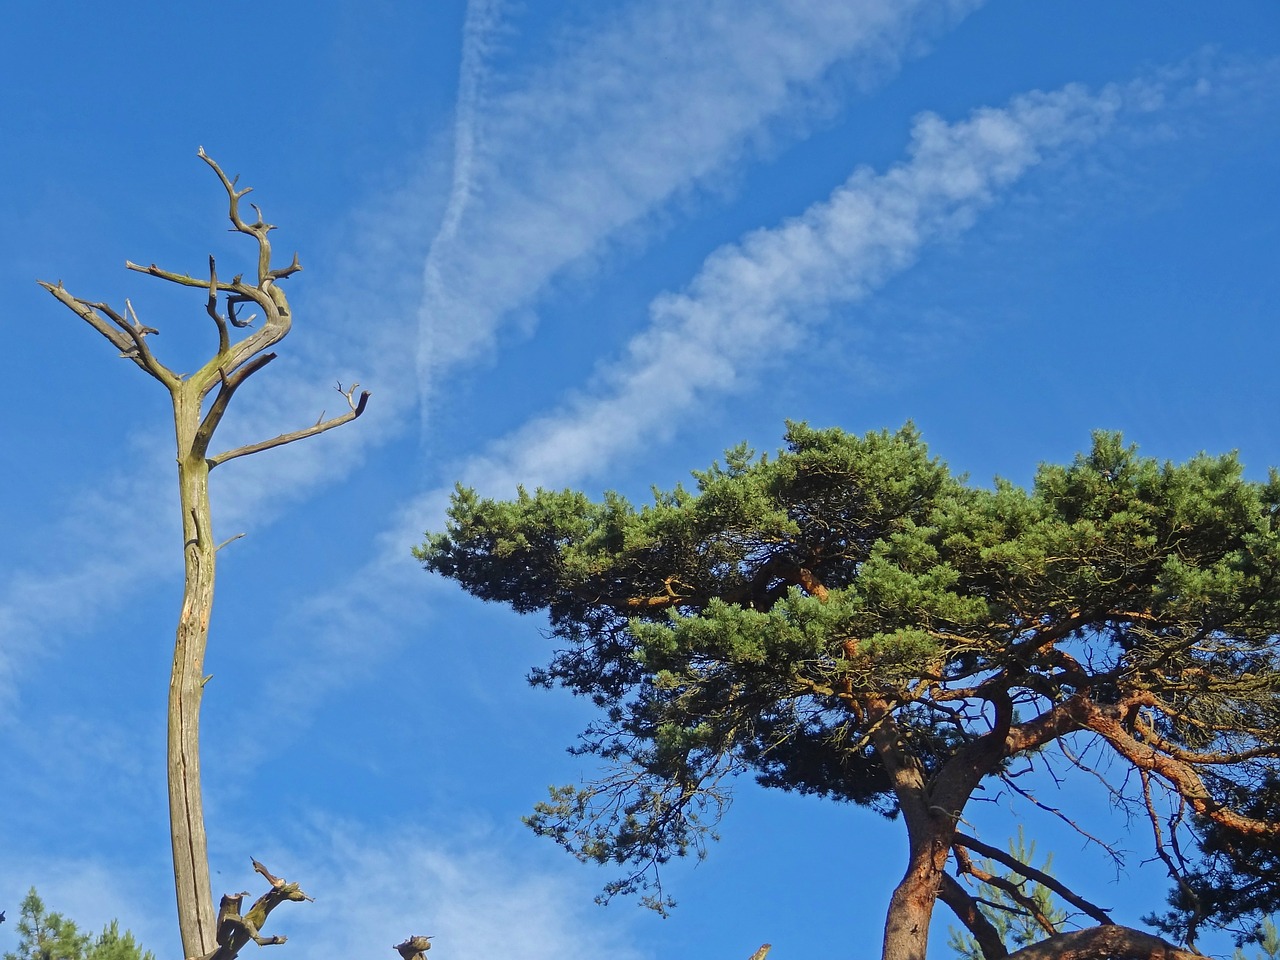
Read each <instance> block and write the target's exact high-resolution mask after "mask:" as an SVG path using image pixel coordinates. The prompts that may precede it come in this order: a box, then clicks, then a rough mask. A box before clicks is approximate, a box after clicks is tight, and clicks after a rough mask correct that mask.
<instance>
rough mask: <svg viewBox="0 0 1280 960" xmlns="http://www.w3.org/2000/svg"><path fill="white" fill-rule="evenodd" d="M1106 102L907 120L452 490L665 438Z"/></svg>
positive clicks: (1020, 104) (729, 254) (975, 208)
mask: <svg viewBox="0 0 1280 960" xmlns="http://www.w3.org/2000/svg"><path fill="white" fill-rule="evenodd" d="M1144 93H1145V88H1144ZM1122 103H1123V99H1122V96H1121V93H1120V91H1119V90H1118V89H1116V88H1108V89H1107V90H1105V91H1103V92H1102V93H1100V94H1097V95H1094V94H1090V93H1088V92H1087V91H1085V90H1084V89H1083V88H1081V87H1076V86H1070V87H1067V88H1065V89H1063V90H1060V91H1057V92H1054V93H1030V94H1026V95H1024V96H1021V97H1018V98H1016V99H1015V100H1013V101H1012V102H1011V103H1010V104H1009V105H1008V106H1007V107H1004V108H1002V109H994V108H984V109H981V110H977V111H975V112H974V113H973V114H972V115H971V116H970V117H969V118H968V119H966V120H963V121H960V122H956V123H947V122H945V121H944V120H942V119H941V118H940V117H937V116H935V115H933V114H924V115H922V116H920V117H918V118H917V120H916V122H915V125H914V128H913V131H912V136H911V143H910V145H909V147H908V149H907V155H908V159H907V160H905V161H904V162H902V163H900V164H898V165H897V166H895V167H893V168H892V169H890V170H889V171H887V172H885V173H883V174H876V173H875V172H873V171H871V170H869V169H866V168H859V169H857V170H855V171H854V172H853V174H852V175H851V176H850V177H849V178H848V180H846V181H845V183H844V184H842V185H841V186H840V187H839V188H838V189H837V190H836V191H835V192H834V193H832V195H831V196H830V197H828V198H827V199H826V200H824V201H822V202H820V203H816V204H814V205H813V206H812V207H810V208H809V209H808V210H807V211H805V212H804V213H803V214H802V215H800V216H798V217H796V218H794V219H792V220H789V221H787V222H785V223H783V224H782V225H780V226H778V227H775V228H771V229H764V230H757V231H755V232H754V233H751V234H748V235H747V236H746V237H744V238H743V239H742V240H741V241H739V242H738V243H735V244H731V245H729V246H726V247H723V248H721V249H719V250H717V251H715V252H714V253H712V254H711V255H710V256H709V257H708V258H707V259H706V261H705V262H704V263H703V266H702V269H701V270H700V271H699V273H698V274H697V276H695V277H694V279H693V280H692V281H691V282H690V284H689V285H688V287H687V288H686V289H685V290H684V291H682V292H680V293H669V294H663V295H661V296H659V297H658V298H657V299H655V300H654V301H653V303H652V304H651V305H650V311H649V312H650V317H651V324H650V327H649V329H648V330H646V331H645V332H643V333H642V334H640V335H639V336H637V337H635V338H634V339H633V340H632V341H631V343H630V344H629V345H628V347H627V350H626V355H625V356H624V357H623V358H621V359H620V360H618V361H616V362H615V363H613V364H612V365H610V366H607V367H606V368H604V369H603V370H602V371H601V373H600V375H599V377H598V383H597V385H596V387H595V389H594V390H592V391H591V392H589V393H587V394H584V395H582V396H579V397H578V398H577V399H576V400H575V401H573V402H572V403H571V404H569V405H568V406H567V407H565V408H563V409H561V410H559V411H557V412H556V413H554V414H551V415H549V416H545V417H541V418H537V419H534V420H532V421H530V422H529V423H528V424H526V425H525V426H524V427H523V428H521V429H520V430H518V431H517V432H516V433H514V434H513V435H511V436H509V437H507V438H505V439H504V440H501V441H499V442H498V443H496V444H494V445H493V446H492V448H491V450H490V452H489V454H488V455H487V456H484V457H478V458H475V459H473V460H472V461H470V462H469V463H468V464H466V465H465V468H464V470H463V478H464V480H463V482H465V483H467V484H470V485H475V486H478V487H481V488H483V489H486V490H489V491H494V492H497V493H499V494H501V495H509V494H510V493H511V492H512V490H513V489H514V487H515V486H516V485H517V484H520V483H523V484H525V485H528V486H537V485H542V486H560V485H564V484H568V483H573V482H577V481H578V480H580V479H581V478H583V477H584V476H588V475H590V474H591V472H593V471H598V470H599V469H600V468H601V467H603V466H606V465H608V464H610V463H611V462H612V461H613V460H614V459H616V458H617V457H618V456H621V455H623V454H625V453H628V452H630V451H631V450H634V449H636V448H637V447H638V446H640V445H642V444H652V443H653V442H654V441H655V440H661V439H663V438H665V437H667V436H669V435H670V433H671V432H672V428H671V427H670V426H669V425H670V424H673V423H678V422H679V420H680V416H679V415H680V414H682V413H683V412H684V411H686V410H688V409H689V408H691V407H692V406H694V405H695V404H696V403H698V402H700V401H701V400H704V399H705V398H707V397H708V396H710V395H713V394H723V393H725V392H727V391H732V390H736V389H740V388H742V387H743V386H744V385H746V384H747V383H749V382H750V381H751V379H752V377H753V375H754V374H755V373H757V372H758V371H759V370H761V369H762V368H763V367H764V366H765V365H766V364H768V363H771V362H774V361H776V360H777V359H778V358H779V357H780V356H781V355H782V354H783V353H785V352H787V351H789V350H794V349H798V348H800V347H801V346H802V345H803V343H804V341H805V338H806V336H808V334H809V333H810V331H812V329H813V327H814V322H815V320H816V319H818V318H820V317H822V316H824V315H825V314H826V313H827V312H828V311H830V310H831V309H833V308H835V307H838V306H840V305H843V304H847V303H850V302H852V301H856V300H858V299H860V298H861V297H863V296H865V295H866V294H867V293H868V292H870V291H871V290H873V289H875V288H876V287H878V286H880V285H881V284H883V283H884V282H885V281H886V280H887V279H888V278H889V277H890V276H892V275H893V274H895V273H897V272H899V271H901V270H903V269H905V268H906V267H907V266H909V265H910V264H911V263H912V262H913V261H914V260H915V259H916V257H917V256H918V255H919V252H920V250H921V248H922V247H923V246H924V245H925V244H927V243H929V242H932V241H935V240H937V239H939V238H940V237H945V236H949V235H952V234H954V233H955V232H956V231H957V230H960V229H963V228H964V227H966V226H968V225H969V224H970V223H971V222H972V221H973V219H974V218H975V217H976V215H977V213H978V212H979V211H980V210H981V209H982V208H983V207H985V206H988V205H989V204H990V203H992V202H993V201H994V200H995V198H996V196H997V194H998V192H999V191H1000V190H1001V189H1002V188H1005V187H1007V186H1008V185H1009V184H1010V183H1012V182H1013V181H1014V180H1016V179H1017V178H1018V177H1019V176H1021V175H1022V174H1024V173H1025V172H1026V171H1027V170H1028V169H1029V168H1030V167H1032V166H1034V165H1035V164H1036V163H1038V162H1039V161H1040V160H1041V158H1042V157H1043V155H1044V153H1045V151H1049V150H1053V149H1056V148H1060V147H1063V146H1067V145H1072V146H1078V145H1083V144H1087V143H1089V142H1091V141H1092V140H1094V139H1096V138H1097V137H1098V136H1100V135H1101V134H1102V133H1103V132H1104V131H1105V130H1106V129H1107V128H1108V126H1110V124H1111V123H1112V122H1113V120H1114V118H1115V116H1116V114H1117V113H1118V111H1119V110H1120V109H1121V106H1122ZM441 500H442V497H441V495H440V494H439V492H437V493H435V494H432V495H429V497H428V502H429V503H430V504H431V506H433V507H434V506H438V504H439V503H440V502H441ZM424 506H426V503H424Z"/></svg>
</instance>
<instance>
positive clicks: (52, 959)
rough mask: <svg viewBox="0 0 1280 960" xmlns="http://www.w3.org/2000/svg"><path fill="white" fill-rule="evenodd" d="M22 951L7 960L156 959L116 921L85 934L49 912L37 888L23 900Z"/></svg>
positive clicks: (19, 938)
mask: <svg viewBox="0 0 1280 960" xmlns="http://www.w3.org/2000/svg"><path fill="white" fill-rule="evenodd" d="M17 929H18V949H17V950H15V951H13V952H12V953H6V954H5V955H4V960H156V958H155V954H153V953H152V952H151V951H150V950H145V951H144V950H143V949H142V947H140V946H139V945H138V943H137V941H136V940H134V937H133V933H132V932H130V931H128V930H126V931H125V932H124V933H121V932H120V924H119V921H116V920H112V921H111V923H110V924H108V925H107V926H106V927H104V928H103V930H102V933H100V934H98V936H96V937H95V936H93V935H92V934H88V933H81V932H80V930H79V928H77V927H76V924H75V922H74V921H72V920H69V919H67V918H66V917H64V916H62V914H60V913H48V912H46V910H45V906H44V901H43V900H41V899H40V895H39V894H37V893H36V890H35V887H32V888H31V890H30V891H29V892H28V893H27V895H26V896H25V897H24V898H23V900H22V912H21V916H20V917H19V919H18V928H17Z"/></svg>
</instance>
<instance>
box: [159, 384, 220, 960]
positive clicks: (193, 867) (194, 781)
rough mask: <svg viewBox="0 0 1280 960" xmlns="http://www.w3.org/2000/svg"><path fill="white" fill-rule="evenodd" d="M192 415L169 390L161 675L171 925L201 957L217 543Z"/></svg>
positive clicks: (211, 920)
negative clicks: (176, 606) (177, 515)
mask: <svg viewBox="0 0 1280 960" xmlns="http://www.w3.org/2000/svg"><path fill="white" fill-rule="evenodd" d="M199 416H200V408H199V406H198V405H196V406H194V407H192V406H191V405H190V404H188V403H184V402H183V400H182V398H181V397H180V396H179V391H175V392H174V417H175V420H176V427H177V438H178V450H179V458H178V487H179V491H180V497H179V500H180V503H181V508H182V541H183V557H184V561H185V566H186V578H185V586H184V589H183V595H182V613H181V615H180V616H179V618H178V633H177V639H176V641H175V643H174V647H173V672H172V674H171V676H170V679H169V777H168V779H169V828H170V832H171V835H172V841H173V876H174V888H175V891H176V893H177V898H178V926H179V929H180V931H181V934H182V944H183V953H184V954H185V955H186V956H187V957H198V956H204V955H205V954H208V953H210V952H211V951H213V950H214V949H215V948H216V946H217V944H216V942H215V935H216V932H217V918H216V916H215V914H214V910H213V892H212V888H211V886H210V882H209V852H208V841H207V838H206V835H205V827H204V805H203V801H202V799H201V797H202V791H201V785H200V701H201V698H202V696H203V694H204V676H203V671H204V655H205V649H206V648H207V646H208V641H209V620H210V616H211V614H212V611H213V585H214V577H215V572H216V570H215V564H216V559H217V547H216V546H215V544H214V540H213V524H212V514H211V509H210V504H209V466H208V463H207V462H206V461H205V458H204V456H203V454H199V455H197V454H196V453H194V452H193V451H192V445H193V443H194V439H195V433H196V429H197V427H198V425H199Z"/></svg>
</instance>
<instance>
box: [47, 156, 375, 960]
mask: <svg viewBox="0 0 1280 960" xmlns="http://www.w3.org/2000/svg"><path fill="white" fill-rule="evenodd" d="M199 155H200V158H201V159H202V160H203V161H204V162H205V163H207V164H208V165H209V167H210V168H211V169H212V170H213V172H214V173H215V174H217V176H218V179H219V180H220V181H221V182H222V186H223V188H224V189H225V190H226V192H227V198H228V200H229V202H230V213H229V216H230V218H231V224H232V228H233V230H235V231H238V232H240V233H243V234H245V235H246V236H248V237H251V238H252V239H253V241H254V243H255V244H256V245H257V254H258V256H257V266H256V269H255V270H254V271H253V273H252V279H250V280H246V279H245V276H244V274H236V275H235V276H234V277H233V278H232V279H231V280H229V281H227V280H222V279H219V277H218V271H217V267H216V265H215V263H214V258H213V257H212V256H211V257H210V258H209V275H208V278H207V279H206V278H203V277H199V278H197V277H193V276H189V275H187V274H184V273H174V272H172V271H169V270H163V269H161V268H160V267H158V266H156V265H155V264H154V263H153V264H151V265H150V266H140V265H139V264H136V263H131V262H127V261H126V263H125V266H127V267H128V268H129V269H130V270H136V271H138V272H139V273H145V274H149V275H150V276H153V277H158V278H160V279H161V280H167V281H168V282H169V283H175V284H178V285H180V286H184V287H192V288H194V289H197V290H203V291H204V292H205V293H206V296H207V299H206V302H205V312H206V313H208V315H209V318H210V319H211V320H212V321H213V324H214V326H215V327H216V329H217V334H218V349H217V351H216V352H215V353H214V354H213V356H212V357H210V358H209V360H208V361H206V362H205V364H204V365H203V366H202V367H200V369H199V370H197V371H196V372H195V373H192V374H180V373H175V372H174V371H173V370H171V369H170V368H169V367H167V366H165V365H164V364H163V363H161V362H160V361H159V360H158V359H157V358H156V356H155V354H154V353H153V352H152V350H151V345H150V342H149V341H148V339H147V338H148V336H150V335H152V334H155V333H157V332H158V331H157V330H156V329H155V328H153V327H148V326H146V325H145V324H143V323H142V322H141V321H140V320H139V319H138V314H137V312H136V311H135V310H134V308H133V304H132V303H131V302H130V301H128V300H126V301H125V302H124V310H123V312H121V311H119V310H117V309H114V308H112V307H111V306H109V305H108V304H106V303H98V302H94V301H92V300H85V299H82V298H80V297H77V296H74V295H73V294H71V293H70V292H69V291H68V290H67V289H66V288H65V287H63V285H62V282H61V281H59V282H58V283H45V282H44V281H40V285H41V286H42V287H44V288H45V289H46V290H48V291H49V292H50V293H51V294H53V295H54V296H55V297H56V298H57V299H58V300H59V301H61V302H62V303H63V304H65V305H66V306H67V307H68V308H69V309H70V310H71V311H72V312H74V313H75V314H76V315H77V316H79V317H80V318H81V319H83V320H84V321H86V322H87V323H88V324H89V325H90V326H91V327H93V329H95V330H97V331H98V333H100V334H102V336H103V337H105V338H106V339H107V340H108V341H110V343H111V344H112V346H114V347H115V348H116V349H117V350H119V351H120V356H121V357H124V358H126V359H128V360H131V361H133V363H134V364H136V365H137V366H138V367H140V368H141V369H142V370H143V371H144V372H145V373H147V374H149V375H150V376H152V377H154V378H155V379H156V380H159V381H160V383H162V384H163V385H164V387H165V389H167V390H168V391H169V396H170V397H171V398H172V400H173V420H174V430H175V433H176V437H177V458H178V489H179V494H180V501H181V509H182V544H183V557H184V561H185V566H186V579H185V585H184V588H183V596H182V612H181V614H180V616H179V619H178V632H177V641H176V643H175V644H174V652H173V673H172V677H171V679H170V682H169V739H168V744H169V745H168V754H169V763H168V779H169V822H170V829H171V832H172V837H173V873H174V884H175V888H176V891H177V899H178V923H179V926H180V928H181V933H182V949H183V953H184V955H185V956H186V957H207V956H212V955H213V954H214V953H219V954H220V957H219V960H229V958H230V957H233V956H234V955H235V952H236V951H238V949H239V947H240V946H241V945H243V944H244V943H246V942H248V940H249V939H253V940H255V941H256V942H258V943H263V942H280V940H282V939H283V938H264V937H262V936H261V935H260V934H259V933H258V930H257V927H258V925H260V924H261V921H262V920H263V919H265V915H266V913H267V912H269V911H270V909H271V908H273V907H274V906H275V905H276V904H277V903H279V902H283V900H285V899H291V900H298V899H305V897H304V895H302V894H301V891H299V890H298V889H297V885H296V884H286V883H285V881H283V880H279V878H274V877H271V876H270V875H269V874H267V873H266V872H265V870H263V869H259V870H258V872H260V873H262V874H263V875H264V876H266V877H267V879H268V880H269V881H270V882H271V884H272V891H271V892H269V893H268V894H267V895H266V896H264V897H263V898H261V899H260V900H259V902H258V903H257V904H255V908H254V911H251V914H250V915H248V916H247V917H246V918H239V917H238V910H237V911H236V913H237V919H240V921H241V922H240V923H239V924H238V925H237V924H235V923H227V922H226V920H227V918H226V917H225V916H224V924H223V926H226V927H228V928H229V929H231V928H233V930H234V935H232V933H224V935H221V936H220V935H219V926H220V925H219V919H218V915H217V913H215V911H214V906H213V895H212V892H211V890H210V883H209V857H208V847H207V842H206V838H205V826H204V813H203V809H202V805H201V794H200V743H199V739H200V737H199V731H200V700H201V696H202V694H203V690H204V683H205V679H206V678H205V677H204V674H203V669H204V656H205V648H206V645H207V643H208V639H209V616H210V613H211V611H212V609H213V585H214V573H215V565H216V560H217V553H218V549H219V546H220V544H218V543H217V541H216V540H215V539H214V535H213V524H212V520H211V513H210V505H209V471H211V470H212V469H213V468H214V467H216V466H219V465H220V464H223V463H226V462H227V461H228V460H234V459H235V458H236V457H243V456H247V455H248V454H251V453H259V452H261V451H263V450H270V449H271V448H272V447H280V446H283V445H285V444H287V443H293V442H294V441H295V440H303V439H305V438H307V437H314V436H315V435H316V434H319V433H324V432H325V431H326V430H331V429H333V428H334V427H337V426H341V425H342V424H344V423H348V422H349V421H351V420H354V419H356V417H358V416H360V415H361V414H362V413H364V410H365V405H366V404H367V403H368V400H369V392H368V391H367V390H365V391H361V392H360V393H359V395H358V396H357V393H356V391H357V390H358V389H359V384H353V385H352V386H351V388H350V389H347V390H344V389H343V388H342V386H341V384H339V386H338V389H339V391H340V392H341V393H342V395H343V397H344V399H345V400H346V403H347V406H348V409H347V410H346V411H345V412H344V413H342V415H341V416H337V417H333V418H331V419H328V420H325V419H323V415H322V417H321V419H320V420H319V421H318V422H316V423H315V424H313V425H312V426H309V427H306V428H304V429H301V430H295V431H293V432H292V433H284V434H281V435H280V436H277V437H273V438H271V439H268V440H261V441H259V442H257V443H249V444H245V445H244V446H240V447H235V448H233V449H231V450H224V451H222V452H220V453H212V454H211V453H210V443H211V442H212V440H213V435H214V433H215V432H216V431H217V429H218V425H219V424H220V423H221V422H222V418H223V416H224V415H225V414H226V412H227V407H228V405H229V404H230V403H231V398H232V397H233V396H234V395H235V393H236V391H237V390H239V389H240V387H241V385H242V384H243V383H244V382H245V381H246V380H248V379H249V377H251V376H253V374H255V373H257V372H258V371H259V370H261V369H262V368H263V367H265V366H266V365H267V364H268V363H270V362H271V361H272V360H274V359H275V357H276V354H275V353H273V352H272V348H273V347H274V346H275V345H276V344H277V343H279V342H280V341H281V340H283V339H284V338H285V337H286V336H287V335H288V333H289V329H290V327H291V326H292V323H293V314H292V312H291V311H290V308H289V301H288V299H287V298H286V297H285V293H284V289H283V287H282V286H281V281H283V280H286V279H288V278H289V277H291V276H293V274H295V273H297V272H298V271H299V270H301V269H302V266H301V264H299V262H298V257H297V254H295V255H294V257H293V260H292V262H291V263H290V264H289V265H288V266H285V267H273V266H272V265H271V242H270V239H269V234H270V232H271V231H272V230H274V229H275V227H274V226H273V225H272V224H270V223H267V222H266V221H265V220H264V219H263V217H262V211H261V210H260V209H259V208H258V207H257V206H256V205H255V204H249V206H250V207H252V208H253V212H254V219H253V220H246V219H244V217H243V216H242V214H241V209H240V207H241V203H240V201H241V200H242V199H243V198H244V196H245V195H246V194H247V193H249V192H250V189H251V188H249V187H243V188H240V189H237V187H236V179H233V178H228V177H227V175H226V174H225V173H223V172H222V168H221V167H219V166H218V164H216V163H215V162H214V161H213V160H211V159H210V158H209V157H208V156H206V155H205V152H204V149H203V148H201V149H200V151H199ZM247 311H253V315H251V316H244V315H243V314H244V313H245V312H247ZM255 318H260V319H257V320H256V322H255ZM242 330H243V331H247V332H245V333H244V335H243V336H241V337H240V338H239V339H233V331H242ZM215 391H216V392H215ZM211 393H212V394H213V399H212V401H210V402H208V404H207V406H206V400H207V398H208V397H209V395H210V394H211ZM259 866H260V865H258V864H256V862H255V868H258V867H259ZM282 890H283V891H284V892H283V893H281V891H282ZM238 903H239V901H238V900H237V901H236V906H237V908H238ZM248 917H252V918H253V921H252V923H249V924H248V925H246V921H247V919H248ZM250 926H252V930H250V929H249V927H250ZM232 945H234V947H235V949H234V950H232V949H229V948H230V947H231V946H232Z"/></svg>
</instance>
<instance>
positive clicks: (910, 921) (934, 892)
mask: <svg viewBox="0 0 1280 960" xmlns="http://www.w3.org/2000/svg"><path fill="white" fill-rule="evenodd" d="M953 832H954V827H953V826H952V825H951V824H950V822H946V823H943V824H939V825H938V829H937V830H935V831H933V832H932V834H931V835H930V836H927V837H920V838H917V837H914V836H913V837H912V838H911V854H910V861H909V863H908V865H907V872H906V873H905V874H904V875H903V877H902V880H901V881H899V883H898V886H897V888H896V889H895V890H894V891H893V896H892V898H890V900H889V913H888V916H887V917H886V918H885V924H884V950H883V955H882V956H883V960H925V953H926V951H927V949H928V946H929V924H930V922H931V921H932V920H933V907H934V904H936V903H937V902H938V892H939V888H940V886H941V884H942V874H943V870H945V869H946V865H947V851H948V850H949V849H950V840H949V837H950V836H951V834H952V833H953ZM944 835H945V836H944Z"/></svg>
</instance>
